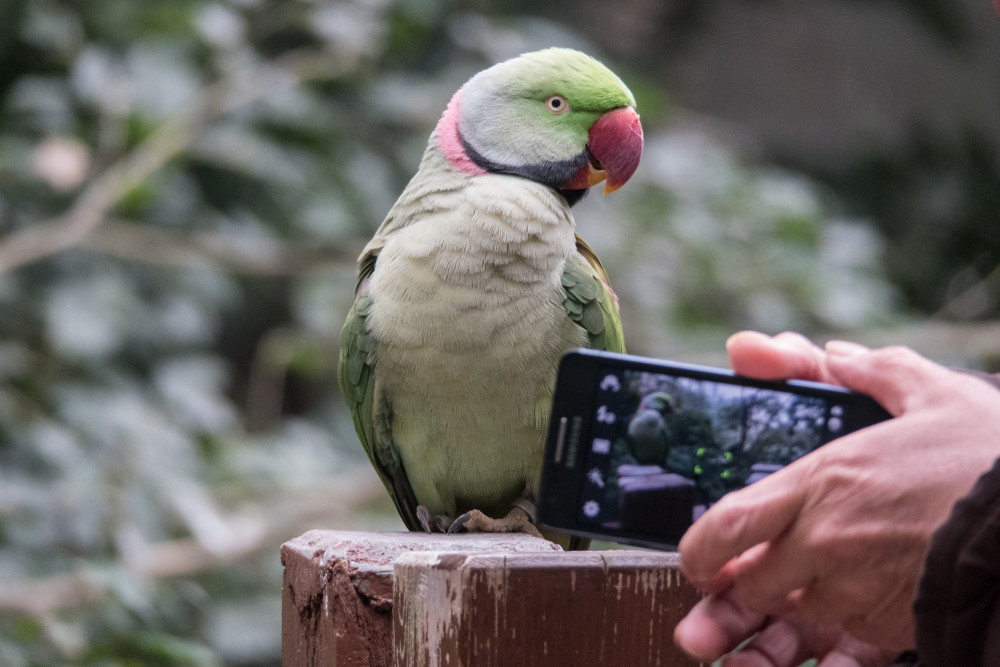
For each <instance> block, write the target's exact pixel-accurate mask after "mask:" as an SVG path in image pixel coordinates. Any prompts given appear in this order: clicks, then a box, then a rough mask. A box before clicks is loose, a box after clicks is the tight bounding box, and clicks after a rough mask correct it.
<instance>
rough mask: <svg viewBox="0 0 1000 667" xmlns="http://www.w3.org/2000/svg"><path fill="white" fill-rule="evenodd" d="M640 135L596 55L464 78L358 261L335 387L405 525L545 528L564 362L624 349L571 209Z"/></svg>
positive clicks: (602, 279) (531, 58) (523, 61)
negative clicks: (548, 460) (554, 415)
mask: <svg viewBox="0 0 1000 667" xmlns="http://www.w3.org/2000/svg"><path fill="white" fill-rule="evenodd" d="M641 153H642V127H641V125H640V123H639V116H638V114H637V113H636V111H635V100H634V99H633V97H632V94H631V93H630V92H629V90H628V88H626V87H625V85H624V84H623V83H622V82H621V81H620V80H619V79H618V77H617V76H615V75H614V74H613V73H612V72H611V71H610V70H608V69H607V68H606V67H604V66H603V65H602V64H600V63H599V62H598V61H597V60H594V59H593V58H591V57H589V56H587V55H584V54H583V53H580V52H578V51H573V50H569V49H546V50H544V51H538V52H534V53H527V54H524V55H521V56H519V57H517V58H514V59H512V60H508V61H506V62H502V63H500V64H497V65H495V66H493V67H490V68H489V69H486V70H484V71H482V72H480V73H479V74H477V75H475V76H474V77H472V78H471V79H470V80H469V81H468V82H467V83H466V84H465V85H464V86H463V87H462V88H461V89H460V90H459V91H458V92H457V93H455V95H454V97H453V98H452V99H451V102H450V103H449V104H448V106H447V108H446V110H445V111H444V113H443V115H442V117H441V119H440V121H439V122H438V124H437V126H436V128H435V130H434V131H433V133H432V134H431V137H430V140H429V142H428V145H427V149H426V151H425V153H424V156H423V159H422V161H421V163H420V167H419V169H418V170H417V173H416V174H415V175H414V176H413V178H412V180H411V181H410V182H409V184H408V185H407V186H406V189H405V190H404V191H403V193H402V194H401V195H400V197H399V199H398V201H397V202H396V204H395V205H394V206H393V207H392V209H391V210H390V211H389V214H388V216H387V217H386V219H385V221H384V222H383V223H382V225H381V226H380V227H379V229H378V231H377V232H376V233H375V236H374V238H372V240H371V242H369V243H368V245H367V246H366V247H365V249H364V251H363V252H362V254H361V256H360V258H359V260H358V282H357V287H356V290H355V300H354V304H353V306H352V308H351V310H350V313H349V314H348V316H347V321H346V322H345V324H344V328H343V331H342V333H341V349H340V359H339V366H338V379H339V382H340V387H341V390H342V392H343V395H344V397H345V399H346V401H347V403H348V405H349V407H350V410H351V414H352V416H353V418H354V425H355V428H356V430H357V432H358V436H359V438H360V439H361V443H362V445H363V446H364V448H365V451H366V452H367V453H368V457H369V459H370V460H371V462H372V464H373V465H374V466H375V469H376V471H377V472H378V474H379V476H380V477H381V479H382V481H383V483H384V484H385V487H386V489H387V490H388V492H389V494H390V495H391V496H392V499H393V501H394V503H395V505H396V509H397V510H398V511H399V515H400V516H401V517H402V519H403V522H404V523H405V524H406V526H407V528H408V529H410V530H425V531H428V532H431V531H436V530H441V531H448V532H457V531H460V530H468V531H482V532H511V531H523V532H528V533H531V534H536V535H537V534H538V531H537V530H536V529H535V527H534V525H533V516H532V511H533V505H532V504H531V503H532V502H533V501H534V499H535V495H536V493H537V489H538V482H539V477H540V474H541V468H542V454H543V448H544V442H545V437H546V432H547V426H548V419H549V411H550V408H551V402H552V394H553V390H554V386H555V377H556V369H557V365H558V363H559V359H560V358H561V356H562V355H563V353H565V352H566V351H567V350H569V349H571V348H575V347H593V348H597V349H602V350H612V351H615V352H623V351H624V341H623V335H622V327H621V320H620V317H619V313H618V303H617V297H616V296H615V294H614V292H612V291H611V288H610V286H609V284H608V276H607V274H606V273H605V271H604V268H603V267H602V266H601V263H600V261H599V260H598V259H597V256H596V255H595V254H594V251H593V250H591V249H590V247H589V246H588V245H587V244H586V243H585V242H584V241H583V240H582V239H581V238H580V237H579V236H577V235H576V233H575V223H574V220H573V214H572V212H571V210H570V207H571V206H572V205H573V204H574V203H576V202H577V201H578V200H579V199H580V198H581V197H582V196H583V194H584V193H585V192H586V190H587V188H589V187H591V186H593V185H596V184H597V183H600V182H601V181H606V187H605V189H604V191H605V193H608V192H611V191H613V190H615V189H617V188H619V187H621V186H622V185H623V184H624V183H625V182H626V181H627V180H628V179H629V178H630V177H631V176H632V174H633V173H634V172H635V170H636V168H637V167H638V163H639V157H640V155H641Z"/></svg>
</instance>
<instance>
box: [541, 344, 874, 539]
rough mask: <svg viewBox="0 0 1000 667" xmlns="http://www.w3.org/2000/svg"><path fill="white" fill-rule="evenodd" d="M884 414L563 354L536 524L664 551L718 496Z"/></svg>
mask: <svg viewBox="0 0 1000 667" xmlns="http://www.w3.org/2000/svg"><path fill="white" fill-rule="evenodd" d="M890 417H891V415H889V413H887V412H886V411H885V410H884V409H883V408H882V407H881V406H880V405H879V404H878V403H876V402H875V401H874V400H873V399H872V398H870V397H868V396H865V395H863V394H858V393H855V392H851V391H848V390H847V389H844V388H843V387H837V386H833V385H826V384H820V383H816V382H804V381H796V380H789V381H785V382H774V381H765V380H755V379H751V378H746V377H742V376H739V375H736V374H735V373H733V372H732V371H729V370H725V369H720V368H709V367H703V366H694V365H688V364H680V363H675V362H669V361H663V360H658V359H649V358H645V357H637V356H631V355H623V354H615V353H611V352H599V351H595V350H586V349H580V350H575V351H572V352H570V353H568V354H566V355H565V356H564V357H563V359H562V361H561V363H560V365H559V375H558V379H557V381H556V390H555V396H554V399H553V405H552V417H551V421H550V425H549V435H548V441H547V443H546V450H545V464H544V467H543V470H542V479H541V489H540V492H539V499H538V512H539V519H540V521H541V522H542V523H543V524H545V525H547V526H548V527H550V528H554V529H557V530H559V531H562V532H566V533H570V534H574V535H581V536H585V537H594V538H598V539H605V540H613V541H617V542H624V543H627V544H634V545H638V546H645V547H653V548H658V549H674V548H676V546H677V543H678V542H679V541H680V538H681V536H682V535H683V534H684V531H685V530H687V528H688V527H689V526H690V525H691V524H692V523H693V522H694V521H696V520H697V519H698V517H699V516H701V515H702V514H703V513H704V512H705V510H707V509H708V508H709V507H711V506H712V504H713V503H715V502H716V501H718V500H719V498H721V497H722V496H723V495H725V494H727V493H729V492H730V491H735V490H737V489H741V488H743V487H745V486H747V485H749V484H753V483H754V482H756V481H759V480H761V479H763V478H764V477H766V476H767V475H770V474H772V473H774V472H776V471H778V470H780V469H781V468H782V467H783V466H786V465H788V464H789V463H791V462H792V461H794V460H796V459H798V458H800V457H802V456H805V455H806V454H808V453H809V452H811V451H813V450H814V449H816V448H817V447H820V446H822V445H824V444H826V443H827V442H829V441H831V440H834V439H835V438H839V437H841V436H843V435H846V434H848V433H850V432H852V431H856V430H858V429H861V428H864V427H866V426H869V425H872V424H875V423H878V422H880V421H884V420H886V419H889V418H890Z"/></svg>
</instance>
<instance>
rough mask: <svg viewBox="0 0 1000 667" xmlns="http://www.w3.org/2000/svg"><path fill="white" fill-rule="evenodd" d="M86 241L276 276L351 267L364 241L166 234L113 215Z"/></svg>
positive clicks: (133, 254)
mask: <svg viewBox="0 0 1000 667" xmlns="http://www.w3.org/2000/svg"><path fill="white" fill-rule="evenodd" d="M82 245H84V246H85V247H87V248H89V249H91V250H96V251H98V252H103V253H107V254H110V255H116V256H118V257H123V258H126V259H132V260H137V261H140V262H145V263H148V264H157V265H161V266H175V267H194V266H204V265H205V264H207V263H211V264H217V265H219V266H220V267H221V268H222V269H224V270H227V271H232V272H235V273H245V274H255V275H271V276H277V275H292V274H297V273H301V272H302V271H304V270H307V269H310V268H312V267H314V266H316V265H319V264H341V263H343V264H348V265H351V266H353V264H354V261H355V259H356V257H357V256H358V253H360V252H361V247H362V245H363V241H359V242H358V243H357V244H356V245H355V244H352V245H351V246H350V247H344V246H343V245H336V246H332V245H317V244H311V243H304V242H295V241H285V240H281V239H274V238H266V237H260V236H249V235H236V234H222V233H214V232H191V233H180V232H168V231H164V230H162V229H157V228H155V227H146V226H141V225H138V224H132V223H127V222H121V221H116V220H110V219H109V220H105V221H104V222H103V223H102V224H101V225H100V226H99V227H98V228H96V229H94V231H93V232H91V233H90V234H89V235H88V236H87V237H86V238H84V239H83V240H82Z"/></svg>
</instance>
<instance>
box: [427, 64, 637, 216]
mask: <svg viewBox="0 0 1000 667" xmlns="http://www.w3.org/2000/svg"><path fill="white" fill-rule="evenodd" d="M436 133H437V142H438V146H439V148H440V149H441V150H442V152H443V153H444V154H445V156H446V157H447V158H448V159H449V160H450V161H451V163H452V164H453V165H454V166H456V167H457V168H459V169H462V170H463V171H466V172H470V173H485V172H490V173H500V174H511V175H516V176H521V177H523V178H528V179H531V180H533V181H537V182H539V183H542V184H544V185H548V186H550V187H552V188H555V189H557V190H560V191H562V192H563V194H564V195H566V197H567V199H569V200H570V201H571V202H572V201H576V200H577V199H579V197H580V196H581V195H582V194H583V193H584V192H585V191H586V189H587V188H589V187H591V186H593V185H596V184H598V183H600V182H601V181H606V184H605V187H604V192H605V194H607V193H608V192H612V191H614V190H617V189H618V188H620V187H621V186H622V185H624V184H625V182H626V181H628V179H629V178H630V177H631V176H632V174H633V173H635V170H636V168H637V167H638V166H639V157H640V156H641V155H642V125H640V123H639V114H637V113H636V111H635V99H634V98H633V97H632V93H631V92H629V89H628V88H626V87H625V84H624V83H622V82H621V80H620V79H619V78H618V77H617V76H615V75H614V73H613V72H611V70H609V69H608V68H607V67H605V66H604V65H602V64H601V63H599V62H598V61H596V60H594V59H593V58H591V57H590V56H588V55H585V54H583V53H580V52H579V51H573V50H571V49H555V48H554V49H546V50H544V51H536V52H533V53H526V54H524V55H521V56H518V57H517V58H514V59H512V60H508V61H506V62H502V63H500V64H498V65H494V66H493V67H490V68H489V69H486V70H483V71H482V72H480V73H479V74H477V75H475V76H474V77H472V78H471V79H470V80H469V81H468V82H467V83H466V84H465V85H464V86H463V87H462V88H461V89H460V90H459V91H458V92H457V93H455V96H454V97H453V98H452V101H451V103H450V104H449V105H448V109H447V110H446V111H445V113H444V115H443V116H442V118H441V121H440V122H439V123H438V127H437V131H436Z"/></svg>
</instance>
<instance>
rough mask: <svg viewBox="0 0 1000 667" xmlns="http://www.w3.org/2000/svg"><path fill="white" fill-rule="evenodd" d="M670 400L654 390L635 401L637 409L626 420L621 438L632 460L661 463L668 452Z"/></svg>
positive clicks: (672, 400) (672, 407)
mask: <svg viewBox="0 0 1000 667" xmlns="http://www.w3.org/2000/svg"><path fill="white" fill-rule="evenodd" d="M673 413H674V399H673V397H672V396H670V394H668V393H666V392H663V391H657V392H654V393H652V394H649V395H647V396H644V397H643V399H642V400H641V401H640V402H639V409H638V410H636V413H635V415H634V416H633V417H632V419H630V420H629V423H628V430H627V431H626V433H625V440H626V442H627V444H628V450H629V452H630V453H631V454H632V456H634V457H635V460H636V461H638V462H639V463H640V464H643V465H652V464H656V465H661V466H662V465H663V464H664V461H666V458H667V454H668V453H669V452H670V437H671V434H670V419H671V415H673Z"/></svg>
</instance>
